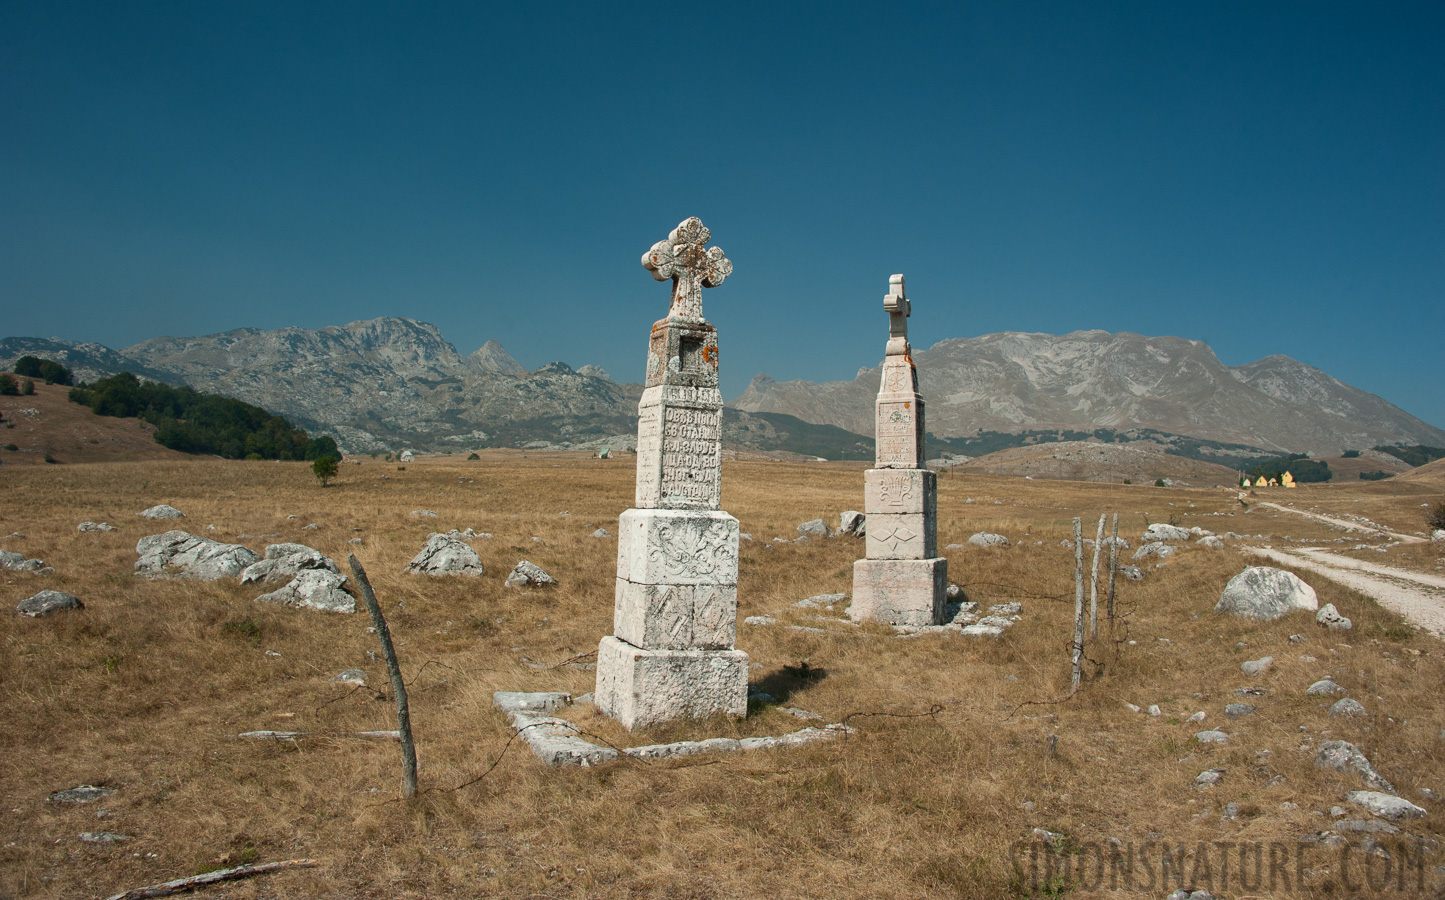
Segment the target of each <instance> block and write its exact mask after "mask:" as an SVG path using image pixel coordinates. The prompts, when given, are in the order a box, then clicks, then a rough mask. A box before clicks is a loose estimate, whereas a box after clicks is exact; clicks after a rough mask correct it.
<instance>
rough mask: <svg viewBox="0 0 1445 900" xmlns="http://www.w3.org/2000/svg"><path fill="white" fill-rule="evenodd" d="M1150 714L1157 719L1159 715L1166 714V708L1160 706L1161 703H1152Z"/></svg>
mask: <svg viewBox="0 0 1445 900" xmlns="http://www.w3.org/2000/svg"><path fill="white" fill-rule="evenodd" d="M1149 715H1151V716H1153V717H1154V718H1156V719H1157V718H1158V717H1160V716H1162V715H1164V710H1162V709H1160V708H1159V704H1157V703H1152V704H1150V705H1149Z"/></svg>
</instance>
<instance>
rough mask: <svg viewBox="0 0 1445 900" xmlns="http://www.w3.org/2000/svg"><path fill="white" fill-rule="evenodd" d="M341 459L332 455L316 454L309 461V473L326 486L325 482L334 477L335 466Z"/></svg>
mask: <svg viewBox="0 0 1445 900" xmlns="http://www.w3.org/2000/svg"><path fill="white" fill-rule="evenodd" d="M340 462H341V460H339V459H337V458H336V457H334V456H318V457H316V459H314V460H312V462H311V474H313V475H315V476H316V480H317V481H320V482H321V486H322V487H326V482H327V481H330V480H331V479H332V478H335V477H336V467H337V465H338V464H340Z"/></svg>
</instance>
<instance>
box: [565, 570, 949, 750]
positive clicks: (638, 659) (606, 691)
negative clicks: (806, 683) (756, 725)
mask: <svg viewBox="0 0 1445 900" xmlns="http://www.w3.org/2000/svg"><path fill="white" fill-rule="evenodd" d="M938 561H939V562H942V560H938ZM940 596H941V595H940ZM941 611H942V607H940V613H941ZM594 700H595V702H596V704H597V708H598V709H599V710H601V711H602V712H604V713H606V714H607V715H609V716H612V717H613V718H614V719H616V720H617V721H619V722H621V723H622V727H624V728H626V729H627V730H628V731H631V730H632V729H634V728H637V727H639V726H647V725H655V724H658V723H661V722H667V721H671V720H673V719H682V718H700V717H702V716H710V715H714V714H716V713H727V714H728V715H730V716H739V717H741V716H745V715H747V712H748V655H747V654H746V653H744V652H743V651H741V650H643V649H641V648H639V647H634V646H632V645H631V644H629V643H627V642H626V641H623V640H620V639H618V638H617V637H614V636H612V635H608V636H607V637H605V638H603V639H602V643H601V644H599V645H598V647H597V689H596V692H595V694H594Z"/></svg>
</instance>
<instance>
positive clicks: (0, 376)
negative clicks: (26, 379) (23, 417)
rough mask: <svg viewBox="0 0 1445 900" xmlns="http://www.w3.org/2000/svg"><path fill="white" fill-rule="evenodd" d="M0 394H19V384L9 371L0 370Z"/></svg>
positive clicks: (9, 395) (10, 395) (13, 395)
mask: <svg viewBox="0 0 1445 900" xmlns="http://www.w3.org/2000/svg"><path fill="white" fill-rule="evenodd" d="M0 394H3V395H5V396H7V397H15V396H18V395H19V394H20V385H19V383H18V382H16V381H15V376H14V375H11V374H10V373H9V372H0Z"/></svg>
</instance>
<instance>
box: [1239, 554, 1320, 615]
mask: <svg viewBox="0 0 1445 900" xmlns="http://www.w3.org/2000/svg"><path fill="white" fill-rule="evenodd" d="M1319 605H1320V601H1319V597H1318V596H1316V594H1315V589H1314V588H1312V587H1310V586H1309V585H1307V584H1305V583H1304V582H1303V581H1301V580H1300V578H1299V576H1298V575H1295V574H1294V573H1293V572H1286V571H1284V570H1283V569H1275V568H1271V567H1270V566H1250V567H1249V568H1247V569H1245V570H1244V571H1243V572H1240V573H1239V574H1238V575H1236V576H1234V577H1233V578H1231V579H1229V584H1227V585H1225V586H1224V592H1223V593H1221V594H1220V595H1219V602H1218V603H1217V604H1215V606H1214V611H1215V612H1216V613H1232V614H1234V615H1236V616H1241V617H1243V618H1246V619H1256V620H1259V621H1263V622H1269V621H1273V620H1274V619H1278V618H1279V617H1280V616H1283V615H1285V614H1286V613H1289V612H1293V611H1294V610H1297V609H1304V610H1309V611H1311V612H1313V611H1314V610H1316V609H1319Z"/></svg>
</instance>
